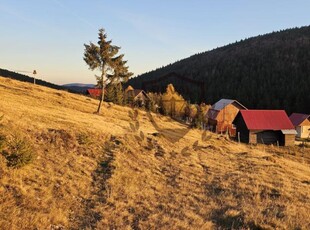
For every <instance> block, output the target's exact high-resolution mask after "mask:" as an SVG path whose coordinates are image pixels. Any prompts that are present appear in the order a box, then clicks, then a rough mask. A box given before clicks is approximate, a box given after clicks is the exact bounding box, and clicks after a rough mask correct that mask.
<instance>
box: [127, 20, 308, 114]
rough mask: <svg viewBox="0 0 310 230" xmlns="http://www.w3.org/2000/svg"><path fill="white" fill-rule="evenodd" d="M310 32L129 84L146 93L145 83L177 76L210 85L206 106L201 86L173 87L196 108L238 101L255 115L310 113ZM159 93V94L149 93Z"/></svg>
mask: <svg viewBox="0 0 310 230" xmlns="http://www.w3.org/2000/svg"><path fill="white" fill-rule="evenodd" d="M309 60H310V26H306V27H301V28H294V29H288V30H283V31H279V32H273V33H270V34H266V35H260V36H257V37H253V38H249V39H245V40H242V41H239V42H236V43H233V44H229V45H226V46H224V47H221V48H216V49H214V50H211V51H208V52H203V53H199V54H195V55H193V56H191V57H189V58H186V59H183V60H181V61H177V62H175V63H173V64H169V65H167V66H165V67H161V68H158V69H156V70H154V71H150V72H148V73H145V74H142V75H140V76H137V77H135V78H132V79H130V80H129V82H128V84H130V85H132V86H133V87H137V88H140V87H142V85H143V82H144V81H150V80H154V79H157V78H160V77H161V76H163V75H166V74H169V73H171V72H176V73H177V74H180V75H182V76H185V77H187V78H191V79H194V80H199V81H204V83H205V84H204V85H205V86H204V87H205V89H204V92H205V93H204V95H203V101H200V99H199V93H197V89H196V88H195V87H196V86H194V85H189V84H187V83H186V84H185V83H184V82H182V81H179V80H169V82H165V81H162V82H159V83H158V85H157V86H153V88H157V89H158V90H160V91H163V90H164V88H165V86H166V85H167V83H173V85H174V86H175V88H176V89H177V90H178V91H179V92H180V93H181V94H182V95H183V96H184V98H185V99H186V100H190V101H191V102H197V103H201V102H205V103H208V104H213V103H214V102H216V101H218V100H219V99H221V98H231V99H236V100H238V101H240V102H241V103H243V104H244V105H245V106H246V107H248V108H252V109H285V110H286V112H287V113H289V114H290V113H292V112H301V113H310V106H309V104H310V93H309V86H310V61H309ZM146 90H154V89H146Z"/></svg>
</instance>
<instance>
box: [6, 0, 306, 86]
mask: <svg viewBox="0 0 310 230" xmlns="http://www.w3.org/2000/svg"><path fill="white" fill-rule="evenodd" d="M309 24H310V1H309V0H291V1H289V0H257V1H254V0H253V1H250V0H204V1H203V0H191V1H189V0H166V1H163V0H156V1H155V0H127V1H125V0H114V1H106V0H88V1H86V0H84V1H82V0H75V1H73V0H63V1H61V0H27V1H26V0H19V1H18V0H7V1H4V0H0V30H1V32H0V68H4V69H9V70H15V71H16V70H23V71H32V70H34V69H36V70H37V72H38V75H37V76H38V78H42V79H44V80H47V81H50V82H53V83H56V84H64V83H71V82H81V83H94V82H95V78H94V73H93V72H92V71H90V70H88V67H87V65H86V64H85V63H84V61H83V51H84V46H83V44H84V43H88V42H89V41H93V42H96V41H97V33H98V29H99V28H101V27H103V28H105V29H106V32H107V34H108V38H110V39H112V40H113V43H114V44H115V45H118V46H121V47H122V48H121V53H124V54H125V59H126V60H128V65H129V67H130V71H132V72H134V74H135V75H137V74H141V73H144V72H146V71H150V70H153V69H155V68H157V67H161V66H164V65H167V64H169V63H171V62H175V61H177V60H180V59H183V58H186V57H188V56H191V55H193V54H195V53H198V52H203V51H207V50H210V49H213V48H216V47H219V46H223V45H226V44H228V43H232V42H235V41H236V40H240V39H244V38H247V37H252V36H256V35H259V34H265V33H269V32H272V31H278V30H281V29H286V28H291V27H296V26H298V27H299V26H305V25H309Z"/></svg>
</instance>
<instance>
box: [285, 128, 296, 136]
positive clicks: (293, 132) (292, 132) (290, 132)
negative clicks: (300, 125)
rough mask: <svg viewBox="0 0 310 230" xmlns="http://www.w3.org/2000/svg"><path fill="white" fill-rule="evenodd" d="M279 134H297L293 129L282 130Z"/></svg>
mask: <svg viewBox="0 0 310 230" xmlns="http://www.w3.org/2000/svg"><path fill="white" fill-rule="evenodd" d="M281 132H282V133H283V134H294V135H296V134H297V131H296V130H295V129H282V130H281Z"/></svg>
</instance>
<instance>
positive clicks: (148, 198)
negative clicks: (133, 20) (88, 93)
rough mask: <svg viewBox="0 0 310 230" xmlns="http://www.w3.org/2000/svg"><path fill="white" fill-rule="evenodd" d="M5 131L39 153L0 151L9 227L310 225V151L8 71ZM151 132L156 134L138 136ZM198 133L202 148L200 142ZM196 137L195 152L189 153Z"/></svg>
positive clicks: (2, 202) (2, 91)
mask: <svg viewBox="0 0 310 230" xmlns="http://www.w3.org/2000/svg"><path fill="white" fill-rule="evenodd" d="M0 98H1V100H0V115H1V114H4V121H3V122H2V123H3V127H2V128H1V129H2V130H1V132H2V133H4V134H6V136H7V137H8V139H10V138H14V137H15V138H16V137H17V136H18V137H23V138H26V139H27V140H28V142H29V143H30V144H31V145H32V146H33V148H34V150H35V153H36V159H35V161H34V162H33V163H31V164H30V165H27V166H25V167H24V168H21V169H12V168H8V167H7V166H6V160H5V158H4V157H3V156H2V155H0V226H1V228H2V229H34V228H35V227H37V228H38V229H56V228H65V229H67V228H68V229H79V228H86V229H87V228H89V229H92V228H98V229H107V227H110V228H118V229H139V228H142V229H146V228H151V229H154V228H157V229H158V228H162V229H171V228H172V229H189V228H192V229H210V228H216V229H217V228H241V227H244V228H267V229H268V228H270V229H272V228H280V229H293V228H302V229H307V228H308V229H309V228H310V225H309V219H310V216H309V213H310V200H309V199H310V189H309V186H310V167H309V164H310V151H309V149H300V148H297V147H296V148H291V149H286V148H280V149H279V148H276V147H264V146H255V147H254V146H246V145H243V144H237V143H234V142H231V141H229V140H226V139H225V138H223V137H219V136H216V135H214V134H208V135H211V139H209V140H207V141H205V142H203V141H201V135H202V134H201V132H200V131H198V130H190V131H189V132H188V133H186V132H185V133H186V135H185V136H184V137H183V138H180V137H182V134H183V132H184V131H186V127H185V126H183V125H181V124H178V123H176V122H174V121H171V120H170V119H169V118H166V117H161V116H157V115H154V117H155V118H154V119H155V121H156V123H157V124H159V126H160V131H161V134H162V135H159V136H153V135H150V134H151V133H154V132H157V130H156V129H155V128H154V126H153V125H152V123H151V122H150V121H149V118H148V116H147V115H146V114H145V113H144V112H141V111H140V112H139V115H138V118H137V120H138V121H139V127H138V128H139V131H138V132H133V131H132V130H131V128H130V122H132V121H131V118H130V117H129V116H128V112H129V111H130V110H131V109H130V108H125V107H120V106H111V107H109V105H107V104H104V106H103V110H102V115H100V116H99V115H95V114H93V111H95V110H96V106H97V101H95V100H93V99H89V98H87V97H84V96H79V95H74V94H70V93H67V92H62V91H57V90H52V89H48V88H45V87H41V86H34V85H31V84H28V83H22V82H17V81H14V80H10V79H5V78H1V77H0ZM140 131H142V132H143V133H144V135H145V136H146V137H148V139H147V140H146V138H145V140H143V141H137V140H136V137H135V135H136V134H139V132H140ZM196 140H198V141H199V145H201V146H202V147H203V148H201V149H200V150H194V149H193V148H192V145H193V143H194V142H195V141H196ZM186 146H189V147H190V148H189V150H188V151H187V152H182V149H184V147H186Z"/></svg>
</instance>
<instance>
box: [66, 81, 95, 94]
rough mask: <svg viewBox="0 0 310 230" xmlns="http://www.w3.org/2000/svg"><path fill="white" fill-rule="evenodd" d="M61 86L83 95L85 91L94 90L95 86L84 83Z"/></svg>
mask: <svg viewBox="0 0 310 230" xmlns="http://www.w3.org/2000/svg"><path fill="white" fill-rule="evenodd" d="M62 86H63V87H65V88H67V89H69V90H70V91H72V92H76V93H82V94H85V93H86V91H87V89H89V88H94V87H95V86H96V85H94V84H84V83H69V84H65V85H62Z"/></svg>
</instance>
